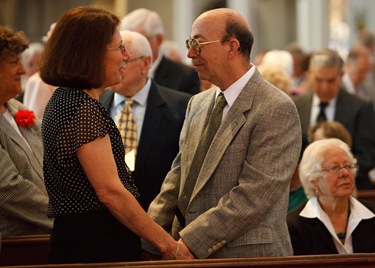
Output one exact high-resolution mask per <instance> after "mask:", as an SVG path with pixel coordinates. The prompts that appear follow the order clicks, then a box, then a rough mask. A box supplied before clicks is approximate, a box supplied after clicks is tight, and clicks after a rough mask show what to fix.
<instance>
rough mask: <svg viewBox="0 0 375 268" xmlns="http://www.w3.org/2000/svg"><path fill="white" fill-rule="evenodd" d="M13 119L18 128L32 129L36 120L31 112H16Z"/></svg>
mask: <svg viewBox="0 0 375 268" xmlns="http://www.w3.org/2000/svg"><path fill="white" fill-rule="evenodd" d="M14 119H15V120H16V123H17V125H19V126H20V127H32V126H33V125H34V123H35V119H36V118H35V114H34V112H33V111H29V110H18V112H17V113H15V114H14Z"/></svg>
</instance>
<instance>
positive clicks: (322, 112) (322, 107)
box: [316, 102, 328, 123]
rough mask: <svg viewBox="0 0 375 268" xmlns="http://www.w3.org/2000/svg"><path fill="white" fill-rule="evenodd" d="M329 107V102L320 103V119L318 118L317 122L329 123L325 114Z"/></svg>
mask: <svg viewBox="0 0 375 268" xmlns="http://www.w3.org/2000/svg"><path fill="white" fill-rule="evenodd" d="M327 106H328V102H321V103H319V107H320V111H319V114H318V117H317V118H316V122H317V123H318V122H322V121H327V116H326V113H325V109H326V107H327Z"/></svg>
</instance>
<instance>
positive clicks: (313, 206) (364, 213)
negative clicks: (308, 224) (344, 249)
mask: <svg viewBox="0 0 375 268" xmlns="http://www.w3.org/2000/svg"><path fill="white" fill-rule="evenodd" d="M350 204H351V205H350V214H351V215H353V216H354V217H355V218H357V219H359V220H366V219H371V218H373V217H375V214H374V213H373V212H372V211H371V210H369V209H368V208H367V207H365V206H364V205H363V204H362V203H361V202H359V201H358V200H357V199H355V198H354V197H352V196H351V197H350ZM299 215H300V216H301V217H305V218H318V219H322V218H323V217H324V216H323V215H326V213H325V212H324V210H323V209H322V208H321V206H320V204H319V202H318V199H317V198H316V197H312V198H310V199H309V201H307V203H306V206H305V207H304V208H303V210H302V211H301V212H300V214H299Z"/></svg>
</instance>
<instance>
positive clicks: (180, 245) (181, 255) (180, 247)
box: [163, 239, 195, 260]
mask: <svg viewBox="0 0 375 268" xmlns="http://www.w3.org/2000/svg"><path fill="white" fill-rule="evenodd" d="M192 259H195V258H194V255H193V254H192V253H191V252H190V250H189V248H188V247H187V245H186V244H185V242H184V241H183V240H182V239H180V240H178V241H177V242H176V246H175V251H174V252H172V255H171V254H170V253H169V254H168V253H167V254H165V255H163V260H192Z"/></svg>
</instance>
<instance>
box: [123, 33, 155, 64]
mask: <svg viewBox="0 0 375 268" xmlns="http://www.w3.org/2000/svg"><path fill="white" fill-rule="evenodd" d="M120 34H121V37H122V39H123V41H124V42H125V46H128V47H129V46H130V47H131V50H132V51H133V52H134V53H135V54H136V55H135V56H136V57H138V56H148V57H150V58H151V61H150V62H152V50H151V46H150V43H149V42H148V40H147V38H146V37H145V36H143V35H142V34H140V33H138V32H134V31H120ZM128 40H130V43H129V41H128Z"/></svg>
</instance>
